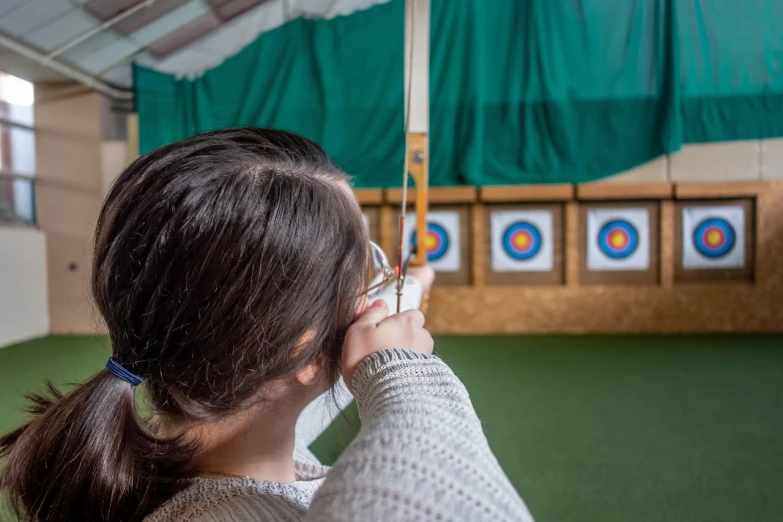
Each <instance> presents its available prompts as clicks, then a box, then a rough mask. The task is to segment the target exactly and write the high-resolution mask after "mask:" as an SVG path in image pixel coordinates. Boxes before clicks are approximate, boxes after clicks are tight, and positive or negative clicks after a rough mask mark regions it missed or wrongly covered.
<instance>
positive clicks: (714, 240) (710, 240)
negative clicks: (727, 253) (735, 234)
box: [707, 230, 723, 246]
mask: <svg viewBox="0 0 783 522" xmlns="http://www.w3.org/2000/svg"><path fill="white" fill-rule="evenodd" d="M722 240H723V234H721V233H720V231H718V230H710V231H709V232H707V244H708V245H710V246H716V245H720V244H721V241H722Z"/></svg>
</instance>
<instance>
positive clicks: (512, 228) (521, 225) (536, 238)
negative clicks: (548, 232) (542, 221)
mask: <svg viewBox="0 0 783 522" xmlns="http://www.w3.org/2000/svg"><path fill="white" fill-rule="evenodd" d="M521 230H525V231H527V232H529V233H530V237H531V238H532V239H533V243H532V244H531V245H530V247H529V248H528V249H527V250H526V251H525V252H520V251H519V250H517V249H516V248H515V247H514V245H513V243H512V242H511V239H512V237H513V236H514V234H515V233H516V232H519V231H521ZM503 250H504V251H505V252H506V254H507V255H508V256H509V257H512V258H514V259H516V260H518V261H526V260H528V259H530V258H532V257H535V256H536V255H538V253H539V252H540V251H541V232H539V230H538V227H536V226H535V225H534V224H532V223H530V222H528V221H517V222H516V223H512V224H510V225H509V226H508V227H506V231H505V232H503Z"/></svg>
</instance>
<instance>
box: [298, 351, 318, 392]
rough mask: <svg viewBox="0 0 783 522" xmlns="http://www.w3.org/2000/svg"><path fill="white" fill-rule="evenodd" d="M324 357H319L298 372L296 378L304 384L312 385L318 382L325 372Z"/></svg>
mask: <svg viewBox="0 0 783 522" xmlns="http://www.w3.org/2000/svg"><path fill="white" fill-rule="evenodd" d="M323 368H324V358H323V357H319V358H318V359H316V360H315V362H314V363H313V364H311V365H310V366H307V367H306V368H302V369H301V370H299V371H298V372H296V380H297V381H299V383H300V384H302V385H304V386H311V385H313V384H315V383H316V382H318V380H319V379H320V378H321V375H322V374H323Z"/></svg>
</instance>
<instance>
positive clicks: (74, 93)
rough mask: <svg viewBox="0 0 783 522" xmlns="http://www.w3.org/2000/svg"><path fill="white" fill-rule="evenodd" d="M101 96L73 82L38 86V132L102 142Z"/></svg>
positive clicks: (36, 103) (36, 117) (36, 101)
mask: <svg viewBox="0 0 783 522" xmlns="http://www.w3.org/2000/svg"><path fill="white" fill-rule="evenodd" d="M100 110H101V109H100V95H99V94H98V93H97V92H95V91H93V90H91V89H89V88H87V87H84V86H82V85H78V84H73V83H63V84H36V86H35V127H36V129H37V130H38V132H39V133H40V132H43V133H58V134H62V135H65V136H67V137H70V138H81V139H83V140H85V139H86V140H92V141H99V140H100V139H101V125H100V117H101V114H100Z"/></svg>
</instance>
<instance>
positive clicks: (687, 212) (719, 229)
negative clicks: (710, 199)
mask: <svg viewBox="0 0 783 522" xmlns="http://www.w3.org/2000/svg"><path fill="white" fill-rule="evenodd" d="M682 266H683V268H686V269H690V270H705V269H706V270H709V269H720V268H744V267H745V210H744V209H743V208H742V207H741V206H739V205H726V206H715V207H701V206H694V207H683V209H682Z"/></svg>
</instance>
